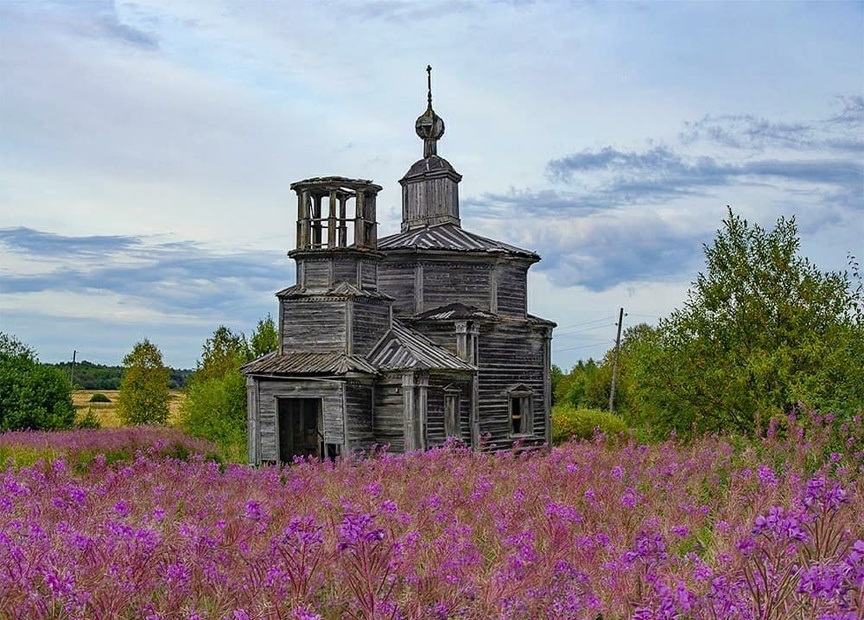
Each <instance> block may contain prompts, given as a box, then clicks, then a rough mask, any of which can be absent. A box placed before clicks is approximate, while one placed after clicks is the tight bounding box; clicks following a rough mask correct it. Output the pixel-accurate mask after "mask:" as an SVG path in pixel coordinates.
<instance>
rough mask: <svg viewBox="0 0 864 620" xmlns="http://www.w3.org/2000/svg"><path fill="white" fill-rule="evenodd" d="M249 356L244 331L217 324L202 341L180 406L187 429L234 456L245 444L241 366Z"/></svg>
mask: <svg viewBox="0 0 864 620" xmlns="http://www.w3.org/2000/svg"><path fill="white" fill-rule="evenodd" d="M259 324H260V323H259ZM249 359H251V351H250V349H249V346H248V345H247V343H246V338H245V337H244V336H243V334H242V333H241V334H237V333H234V332H233V331H231V329H229V328H227V327H225V326H224V325H220V326H219V327H218V328H217V329H216V330H215V331H214V332H213V335H212V336H211V337H210V338H208V339H207V340H206V341H205V343H204V347H203V351H202V355H201V360H200V361H199V362H198V368H197V370H196V371H195V374H193V375H192V377H191V378H190V379H189V381H188V383H187V392H186V398H185V399H184V400H183V402H182V404H181V405H180V416H181V419H182V422H183V426H184V427H185V429H186V431H187V432H189V433H190V434H191V435H194V436H196V437H203V438H205V439H208V440H210V441H213V442H215V443H217V444H219V445H220V446H222V447H223V449H224V450H226V451H227V452H228V453H229V456H234V457H239V456H240V455H241V454H242V453H243V447H244V446H245V443H246V378H245V377H244V376H243V375H242V374H240V366H241V365H243V364H244V363H245V362H247V361H249Z"/></svg>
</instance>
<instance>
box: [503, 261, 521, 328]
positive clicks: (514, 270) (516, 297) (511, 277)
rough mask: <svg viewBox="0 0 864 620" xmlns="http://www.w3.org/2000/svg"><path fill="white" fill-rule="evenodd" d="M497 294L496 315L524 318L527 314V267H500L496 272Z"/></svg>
mask: <svg viewBox="0 0 864 620" xmlns="http://www.w3.org/2000/svg"><path fill="white" fill-rule="evenodd" d="M496 275H497V281H498V285H497V287H496V288H497V292H498V314H500V315H501V316H509V317H518V318H525V313H526V312H527V303H528V299H527V293H526V291H527V286H528V267H527V265H512V264H506V263H505V264H504V265H500V266H499V267H498V269H497V270H496Z"/></svg>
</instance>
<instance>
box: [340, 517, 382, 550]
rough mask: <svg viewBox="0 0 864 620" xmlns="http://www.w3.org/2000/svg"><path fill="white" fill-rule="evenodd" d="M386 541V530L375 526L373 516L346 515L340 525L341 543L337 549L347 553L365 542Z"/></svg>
mask: <svg viewBox="0 0 864 620" xmlns="http://www.w3.org/2000/svg"><path fill="white" fill-rule="evenodd" d="M380 540H384V530H383V529H381V528H376V527H374V526H373V522H372V515H370V514H355V515H351V514H349V515H346V516H345V518H344V519H342V523H341V524H340V525H339V543H338V545H337V547H336V548H337V549H338V550H339V551H345V550H346V549H351V548H353V547H355V546H357V545H359V544H362V543H364V542H369V543H372V542H378V541H380Z"/></svg>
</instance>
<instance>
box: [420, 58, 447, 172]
mask: <svg viewBox="0 0 864 620" xmlns="http://www.w3.org/2000/svg"><path fill="white" fill-rule="evenodd" d="M426 74H427V75H426V80H427V95H426V101H427V106H426V111H425V112H423V114H421V115H420V116H419V117H418V118H417V122H416V123H414V130H415V131H416V132H417V135H418V136H420V138H421V139H422V140H423V157H431V156H432V155H437V150H438V149H437V143H438V140H440V139H441V136H443V135H444V119H443V118H441V117H440V116H438V115H437V114H435V110H433V109H432V67H431V66H427V67H426Z"/></svg>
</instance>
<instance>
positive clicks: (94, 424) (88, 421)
mask: <svg viewBox="0 0 864 620" xmlns="http://www.w3.org/2000/svg"><path fill="white" fill-rule="evenodd" d="M91 402H92V399H91ZM75 428H102V423H101V422H100V421H99V418H98V417H96V414H95V413H93V407H87V413H85V414H84V415H82V416H81V417H79V418H78V420H76V421H75Z"/></svg>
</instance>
